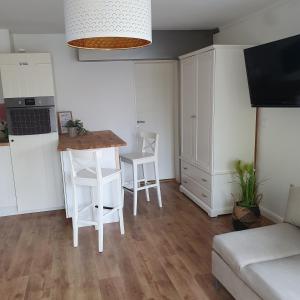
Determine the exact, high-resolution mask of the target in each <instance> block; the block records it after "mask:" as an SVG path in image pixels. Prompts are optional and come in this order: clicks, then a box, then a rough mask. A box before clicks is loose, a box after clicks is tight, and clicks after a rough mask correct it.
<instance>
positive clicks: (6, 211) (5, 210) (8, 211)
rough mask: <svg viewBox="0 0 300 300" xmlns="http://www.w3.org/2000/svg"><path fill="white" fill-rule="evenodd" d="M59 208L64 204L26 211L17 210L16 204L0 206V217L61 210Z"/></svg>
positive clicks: (62, 207) (63, 207)
mask: <svg viewBox="0 0 300 300" xmlns="http://www.w3.org/2000/svg"><path fill="white" fill-rule="evenodd" d="M61 209H65V206H64V205H63V206H57V207H50V208H45V209H34V210H28V211H18V209H17V207H16V206H11V207H1V208H0V217H7V216H15V215H23V214H31V213H39V212H47V211H54V210H61Z"/></svg>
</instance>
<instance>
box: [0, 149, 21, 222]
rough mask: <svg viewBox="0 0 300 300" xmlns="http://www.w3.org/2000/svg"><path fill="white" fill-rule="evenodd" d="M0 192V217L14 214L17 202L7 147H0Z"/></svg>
mask: <svg viewBox="0 0 300 300" xmlns="http://www.w3.org/2000/svg"><path fill="white" fill-rule="evenodd" d="M0 191H1V195H0V216H6V215H11V214H15V213H16V212H17V200H16V192H15V183H14V176H13V169H12V163H11V155H10V147H9V146H0Z"/></svg>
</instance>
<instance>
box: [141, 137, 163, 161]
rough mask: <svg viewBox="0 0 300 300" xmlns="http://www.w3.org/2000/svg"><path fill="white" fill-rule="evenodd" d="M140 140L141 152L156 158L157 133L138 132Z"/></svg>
mask: <svg viewBox="0 0 300 300" xmlns="http://www.w3.org/2000/svg"><path fill="white" fill-rule="evenodd" d="M140 137H141V139H142V149H141V150H142V152H143V153H151V154H153V155H154V156H158V140H159V135H158V133H154V132H140Z"/></svg>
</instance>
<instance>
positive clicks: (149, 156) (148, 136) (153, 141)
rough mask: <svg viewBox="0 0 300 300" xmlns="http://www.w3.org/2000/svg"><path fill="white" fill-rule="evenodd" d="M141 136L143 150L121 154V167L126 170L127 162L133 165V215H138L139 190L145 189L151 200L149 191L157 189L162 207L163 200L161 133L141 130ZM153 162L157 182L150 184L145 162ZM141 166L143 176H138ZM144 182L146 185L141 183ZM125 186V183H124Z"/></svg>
mask: <svg viewBox="0 0 300 300" xmlns="http://www.w3.org/2000/svg"><path fill="white" fill-rule="evenodd" d="M140 137H141V139H142V143H141V151H140V152H137V153H128V154H124V155H121V156H120V159H121V165H122V166H121V169H122V172H123V176H122V177H123V178H125V177H124V172H125V163H127V164H130V165H132V167H133V193H134V197H133V215H134V216H136V215H137V193H138V191H141V190H145V193H146V198H147V201H150V198H149V191H148V189H150V188H156V189H157V198H158V205H159V207H162V201H161V191H160V183H159V173H158V139H159V135H158V134H157V133H151V132H141V133H140ZM148 163H153V164H154V169H155V183H154V184H150V183H148V181H147V177H146V174H145V168H144V166H145V164H148ZM139 166H141V170H142V176H143V178H141V179H139V178H138V167H139ZM141 183H144V185H141ZM123 186H124V183H123Z"/></svg>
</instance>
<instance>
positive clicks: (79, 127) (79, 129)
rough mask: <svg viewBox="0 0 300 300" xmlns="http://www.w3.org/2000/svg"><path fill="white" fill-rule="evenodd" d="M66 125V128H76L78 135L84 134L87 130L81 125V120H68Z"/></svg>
mask: <svg viewBox="0 0 300 300" xmlns="http://www.w3.org/2000/svg"><path fill="white" fill-rule="evenodd" d="M66 127H68V128H72V127H73V128H76V129H77V133H78V134H79V135H84V134H86V133H87V132H88V131H87V130H86V129H85V128H84V127H83V122H82V121H81V120H75V121H73V120H69V121H68V122H67V124H66Z"/></svg>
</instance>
